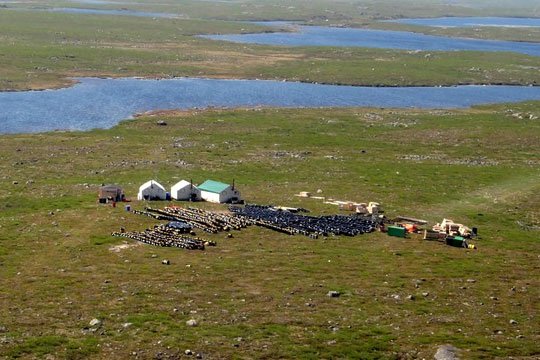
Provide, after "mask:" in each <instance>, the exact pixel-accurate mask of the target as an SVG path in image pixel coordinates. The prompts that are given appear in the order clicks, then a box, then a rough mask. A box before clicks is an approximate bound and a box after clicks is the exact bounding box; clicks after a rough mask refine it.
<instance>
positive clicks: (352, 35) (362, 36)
mask: <svg viewBox="0 0 540 360" xmlns="http://www.w3.org/2000/svg"><path fill="white" fill-rule="evenodd" d="M256 24H265V25H269V26H292V27H293V28H294V29H295V30H297V31H295V32H274V33H260V34H230V35H201V36H202V37H204V38H208V39H212V40H227V41H234V42H241V43H255V44H266V45H287V46H351V47H367V48H385V49H401V50H426V51H455V50H474V51H509V52H518V53H523V54H528V55H534V56H540V43H528V42H515V41H495V40H476V39H461V38H451V37H442V36H432V35H424V34H418V33H413V32H405V31H388V30H370V29H351V28H338V27H325V26H300V25H291V24H290V23H284V22H266V23H265V22H256Z"/></svg>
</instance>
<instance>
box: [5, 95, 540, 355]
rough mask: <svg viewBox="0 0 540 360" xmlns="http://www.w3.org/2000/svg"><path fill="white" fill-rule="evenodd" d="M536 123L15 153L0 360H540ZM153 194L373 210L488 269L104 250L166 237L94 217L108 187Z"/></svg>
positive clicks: (204, 128) (76, 135)
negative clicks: (192, 191)
mask: <svg viewBox="0 0 540 360" xmlns="http://www.w3.org/2000/svg"><path fill="white" fill-rule="evenodd" d="M538 105H539V103H538V102H527V103H521V104H505V105H492V106H481V107H475V108H472V109H464V110H451V111H443V110H392V109H387V110H379V109H355V108H351V109H272V108H261V109H236V110H226V109H214V110H206V111H177V112H163V113H157V114H154V116H148V117H145V118H139V119H135V120H129V121H124V122H122V123H121V124H119V125H118V126H116V127H114V128H112V129H108V130H93V131H89V132H51V133H43V134H34V135H32V134H27V135H23V134H20V135H4V136H2V137H1V140H0V169H1V173H2V176H1V184H2V191H1V193H0V197H1V201H0V204H1V205H0V206H1V213H2V216H1V218H0V264H1V266H0V274H1V278H2V292H1V295H0V307H1V308H2V309H4V311H3V312H2V319H1V323H0V325H1V326H5V328H4V330H5V331H4V332H3V333H2V334H0V336H1V339H2V347H1V350H0V351H1V354H2V355H3V356H6V357H34V356H45V355H46V354H54V355H55V356H58V357H60V358H82V357H90V358H92V357H93V358H104V357H111V356H113V357H115V358H124V357H125V358H131V357H133V354H134V353H136V354H137V355H138V356H139V357H142V358H148V357H154V356H165V355H171V356H176V355H178V354H183V352H184V351H185V350H186V349H190V350H192V351H193V352H194V353H201V354H203V355H204V356H207V357H211V358H215V357H221V358H233V357H235V356H236V357H266V358H279V357H284V358H335V357H349V358H390V359H392V358H396V359H397V358H420V357H424V358H429V357H431V356H433V353H434V351H435V349H436V347H437V346H438V345H442V344H446V343H451V344H453V345H454V346H457V347H458V348H460V349H462V350H463V351H464V352H463V354H462V356H464V357H465V358H496V357H506V356H514V357H528V356H536V355H537V354H538V353H539V351H540V349H539V347H538V344H539V334H538V326H537V324H538V310H539V309H538V302H537V299H538V297H539V296H540V293H539V291H540V290H539V289H540V286H539V285H540V284H539V278H538V276H537V273H538V258H537V256H538V238H539V234H540V197H539V194H540V187H539V184H540V182H539V181H538V180H539V176H540V167H539V163H538V153H540V148H539V146H540V141H539V140H540V123H539V120H538V116H540V113H539V112H538V108H539V107H538ZM160 120H163V121H165V122H166V123H167V124H168V125H167V126H158V125H156V123H157V122H158V121H160ZM150 178H155V179H157V180H159V181H160V182H161V183H163V184H164V185H166V186H171V185H173V184H174V183H176V182H177V181H178V180H180V179H182V178H185V179H194V181H196V182H202V181H203V180H205V179H206V178H214V179H219V180H223V181H232V179H233V178H234V179H235V181H236V184H237V186H238V187H239V188H240V189H241V191H242V193H243V195H244V196H245V197H246V199H247V200H248V201H249V202H253V203H262V204H267V203H272V204H277V205H292V206H301V207H304V208H308V209H311V210H312V212H313V213H314V214H333V213H337V212H339V210H338V209H337V207H334V206H332V205H325V204H323V203H322V202H321V201H317V200H311V199H301V198H297V197H294V196H293V194H294V193H297V192H299V191H312V192H315V191H316V190H317V189H322V190H323V192H322V194H323V195H324V196H328V197H333V198H337V199H344V200H346V199H349V200H354V201H369V200H372V201H373V200H375V201H379V202H381V203H382V204H383V206H384V209H385V210H386V213H387V215H388V216H393V215H409V216H416V217H421V218H426V219H427V220H429V221H431V222H436V221H437V222H438V221H440V220H441V219H442V218H443V217H449V218H451V219H454V220H455V221H458V222H463V223H465V224H467V225H469V226H477V227H478V228H479V233H480V239H478V240H477V241H475V243H476V245H477V247H478V250H466V249H460V248H453V247H449V246H446V245H443V244H441V243H437V242H430V241H424V240H421V238H420V237H419V236H411V237H410V238H409V239H398V238H391V237H388V236H386V235H385V234H382V233H372V234H368V235H362V236H358V237H355V238H348V237H329V238H319V239H316V240H314V239H309V238H307V237H303V236H294V237H290V236H287V235H283V234H279V233H275V232H272V231H270V230H266V229H261V228H255V227H251V228H249V229H247V230H242V231H240V232H234V233H233V235H234V237H233V238H227V237H226V236H225V234H223V233H221V234H220V235H206V234H203V233H200V234H198V235H200V236H203V237H207V238H208V239H211V240H215V241H216V242H217V247H210V248H208V249H207V250H206V251H204V252H202V251H185V250H179V249H172V248H156V247H151V246H148V245H142V244H138V243H136V242H127V243H124V242H123V241H122V240H121V239H120V238H116V237H112V236H110V233H111V231H118V230H119V228H120V227H125V228H126V230H128V231H131V230H144V229H145V228H146V227H150V226H152V225H154V224H157V221H155V220H152V219H150V218H147V217H143V216H137V215H133V214H130V213H127V212H126V211H125V210H124V209H123V207H122V206H118V207H116V208H112V207H110V206H104V205H99V204H97V203H96V200H97V189H98V186H99V184H101V183H119V184H121V185H123V186H124V187H125V190H126V192H127V195H128V196H129V197H132V198H134V197H135V195H136V192H137V189H138V186H139V185H140V184H142V183H143V182H145V181H146V180H148V179H150ZM131 205H132V206H133V208H135V209H139V210H142V209H143V207H144V204H143V203H139V202H133V203H131ZM152 205H153V206H154V207H157V206H165V205H183V204H182V203H177V202H175V203H169V202H160V203H155V204H152ZM198 206H202V207H205V208H210V209H214V210H225V207H224V206H220V205H211V204H200V205H198ZM154 255H155V256H154ZM163 259H167V260H169V261H170V265H169V266H165V265H162V264H161V261H162V260H163ZM329 291H339V292H340V293H341V296H340V297H329V296H327V293H328V292H329ZM94 318H96V319H98V320H99V321H100V322H101V325H97V326H96V325H94V326H90V325H89V322H90V321H91V320H92V319H94ZM189 320H195V321H196V323H197V324H198V326H190V325H188V324H186V321H189ZM190 324H193V323H190ZM159 354H161V355H159Z"/></svg>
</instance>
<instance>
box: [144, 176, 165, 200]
mask: <svg viewBox="0 0 540 360" xmlns="http://www.w3.org/2000/svg"><path fill="white" fill-rule="evenodd" d="M137 199H138V200H166V199H167V190H165V188H164V187H163V186H162V185H161V184H160V183H158V182H157V181H155V180H150V181H148V182H145V183H144V184H142V185H141V187H140V188H139V194H138V195H137Z"/></svg>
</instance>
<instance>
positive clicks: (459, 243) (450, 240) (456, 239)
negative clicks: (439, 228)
mask: <svg viewBox="0 0 540 360" xmlns="http://www.w3.org/2000/svg"><path fill="white" fill-rule="evenodd" d="M446 245H450V246H455V247H467V242H466V241H465V239H464V238H463V237H461V236H449V237H447V238H446Z"/></svg>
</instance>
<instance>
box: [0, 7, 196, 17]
mask: <svg viewBox="0 0 540 360" xmlns="http://www.w3.org/2000/svg"><path fill="white" fill-rule="evenodd" d="M0 10H17V11H48V12H61V13H70V14H90V15H126V16H143V17H155V18H167V19H183V18H186V16H185V15H182V14H166V13H154V12H142V11H131V10H105V9H77V8H7V9H0Z"/></svg>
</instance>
